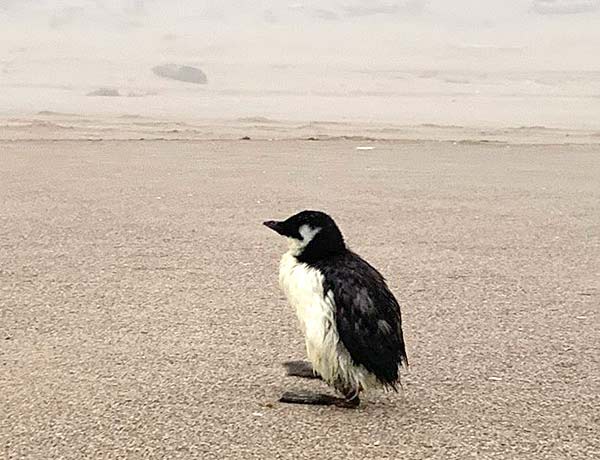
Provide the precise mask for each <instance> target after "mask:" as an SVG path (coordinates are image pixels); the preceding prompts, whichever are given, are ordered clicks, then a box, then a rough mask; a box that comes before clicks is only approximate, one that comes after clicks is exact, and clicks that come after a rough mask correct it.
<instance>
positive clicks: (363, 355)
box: [311, 250, 408, 389]
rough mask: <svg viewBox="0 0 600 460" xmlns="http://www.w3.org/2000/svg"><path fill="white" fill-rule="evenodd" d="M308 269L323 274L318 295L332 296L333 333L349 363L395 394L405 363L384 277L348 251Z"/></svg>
mask: <svg viewBox="0 0 600 460" xmlns="http://www.w3.org/2000/svg"><path fill="white" fill-rule="evenodd" d="M311 265H312V266H314V267H315V268H317V269H318V270H319V271H320V272H321V273H322V274H323V277H324V286H323V290H324V293H325V294H327V293H328V292H329V291H331V293H333V298H334V301H335V322H336V326H337V330H338V334H339V337H340V340H341V341H342V343H343V344H344V346H345V347H346V349H347V350H348V352H349V353H350V356H351V357H352V359H353V361H354V362H355V363H356V364H360V365H362V366H364V367H365V368H366V369H367V370H368V371H369V372H371V373H373V374H374V375H375V376H376V377H377V379H378V380H379V382H380V383H382V384H383V385H385V386H389V387H392V388H394V389H395V388H396V386H395V384H396V382H397V381H398V367H399V366H400V365H402V364H407V363H408V360H407V357H406V350H405V346H404V338H403V334H402V318H401V313H400V306H399V304H398V302H397V301H396V298H395V297H394V295H393V294H392V292H391V291H390V290H389V288H388V287H387V284H386V282H385V279H384V277H383V276H382V275H381V274H380V273H379V272H378V271H377V270H376V269H375V268H374V267H373V266H372V265H370V264H369V263H368V262H367V261H365V260H364V259H363V258H361V257H360V256H359V255H358V254H355V253H354V252H352V251H349V250H346V251H344V252H342V253H340V254H336V255H334V256H332V257H328V258H325V259H322V260H319V261H316V262H314V263H312V264H311Z"/></svg>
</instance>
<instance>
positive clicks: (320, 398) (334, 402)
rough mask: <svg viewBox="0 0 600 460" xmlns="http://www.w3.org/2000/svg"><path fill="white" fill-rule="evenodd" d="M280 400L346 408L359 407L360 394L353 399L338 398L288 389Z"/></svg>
mask: <svg viewBox="0 0 600 460" xmlns="http://www.w3.org/2000/svg"><path fill="white" fill-rule="evenodd" d="M279 401H280V402H284V403H288V404H312V405H317V406H337V407H343V408H345V409H354V408H356V407H358V404H359V403H360V400H359V399H358V394H356V395H355V396H354V397H353V398H352V399H347V398H338V397H337V396H331V395H328V394H323V393H311V392H309V391H286V392H285V393H284V394H283V395H282V396H281V398H279Z"/></svg>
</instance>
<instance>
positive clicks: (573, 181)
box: [0, 127, 600, 460]
mask: <svg viewBox="0 0 600 460" xmlns="http://www.w3.org/2000/svg"><path fill="white" fill-rule="evenodd" d="M38 128H39V127H38ZM360 134H362V132H361V133H360ZM11 136H12V135H11ZM11 136H8V137H11ZM16 137H18V138H20V139H27V138H31V136H27V135H22V136H21V135H19V136H16ZM33 137H34V139H32V140H6V136H5V137H3V139H5V140H2V141H1V142H0V197H1V200H2V206H1V212H0V226H1V228H2V231H1V232H0V315H1V316H0V319H1V320H0V339H1V341H0V362H1V365H2V372H0V413H1V414H2V416H1V418H0V420H1V422H2V423H1V424H0V440H1V444H0V457H1V458H10V459H17V458H18V459H21V458H35V459H40V458H77V459H81V458H156V459H163V458H203V459H204V458H205V459H210V458H215V459H217V458H239V459H252V458H256V459H264V458H321V459H322V458H328V459H359V458H365V459H366V458H374V459H375V458H377V459H383V458H389V459H396V458H407V459H408V458H415V459H417V458H439V459H450V458H461V459H462V458H467V457H475V458H506V459H509V458H519V459H535V460H539V459H544V458H547V459H557V458H581V459H591V458H595V457H598V456H600V441H599V440H598V432H600V419H599V415H598V414H599V408H600V396H599V395H600V336H599V334H598V330H599V327H600V318H599V316H598V315H599V302H600V262H599V261H600V212H599V209H598V204H599V203H600V180H599V179H598V178H599V177H600V155H599V153H600V152H599V148H598V145H593V144H587V145H572V144H571V145H544V144H539V143H538V144H535V145H523V144H517V143H513V142H510V141H507V142H504V143H502V144H499V143H498V144H496V143H492V144H490V143H482V142H458V143H456V142H454V143H453V142H432V141H409V140H404V141H401V140H387V141H386V140H368V139H366V138H363V139H334V140H327V141H320V142H316V141H307V140H291V139H287V140H286V139H284V140H273V141H267V140H260V141H259V140H250V141H236V140H172V141H169V140H144V141H142V140H106V139H104V140H98V139H96V140H92V141H89V140H81V139H77V138H75V139H72V140H43V139H40V136H33ZM35 137H37V139H35ZM41 137H43V136H41ZM75 137H76V136H75ZM365 146H368V147H374V148H373V149H372V150H357V148H356V147H365ZM303 208H318V209H324V210H326V211H328V212H329V213H331V214H332V215H333V216H334V217H335V218H336V220H337V221H338V223H339V225H340V226H341V228H342V230H343V231H344V233H345V235H346V238H347V240H348V242H349V244H350V245H351V246H352V248H353V249H355V250H356V251H357V252H359V253H360V254H362V255H363V256H364V257H365V258H367V259H368V260H369V261H370V262H372V263H373V264H374V265H375V266H377V267H378V268H380V269H381V271H382V272H383V273H384V274H385V276H386V277H387V279H388V280H389V283H390V285H391V287H392V289H393V291H394V292H395V293H396V295H397V297H398V299H399V300H400V302H401V304H402V307H403V315H404V322H405V326H404V330H405V337H406V340H407V345H408V355H409V359H410V362H411V369H410V372H408V373H406V372H405V373H404V376H403V386H404V389H403V391H402V392H401V393H400V394H393V393H387V394H386V393H382V392H377V391H375V392H372V393H370V394H369V395H368V396H367V397H366V398H365V403H364V405H363V406H362V407H361V408H360V409H359V410H357V411H348V410H342V409H336V408H316V407H301V406H285V405H281V404H279V403H278V402H277V398H278V396H279V395H280V394H281V393H282V392H283V391H285V390H287V389H292V388H305V389H315V390H317V389H318V390H321V389H323V386H322V384H321V383H319V382H315V381H297V380H295V379H293V378H288V377H285V376H284V373H283V368H282V367H281V362H282V361H285V360H288V359H298V358H302V357H303V356H304V351H303V341H302V337H301V334H300V332H299V329H298V326H297V323H296V319H295V316H294V313H293V312H292V311H291V309H290V308H289V307H288V306H287V305H286V303H285V301H284V299H283V297H282V294H281V293H280V291H279V289H278V286H277V268H278V267H277V265H278V259H279V257H280V255H281V254H282V252H283V251H284V249H285V242H284V241H282V240H281V239H278V238H277V237H276V236H275V235H273V234H272V233H271V232H269V231H268V230H267V229H265V228H264V227H262V226H261V222H262V221H263V220H265V219H269V218H282V217H286V216H288V215H289V214H291V213H293V212H295V211H298V210H300V209H303Z"/></svg>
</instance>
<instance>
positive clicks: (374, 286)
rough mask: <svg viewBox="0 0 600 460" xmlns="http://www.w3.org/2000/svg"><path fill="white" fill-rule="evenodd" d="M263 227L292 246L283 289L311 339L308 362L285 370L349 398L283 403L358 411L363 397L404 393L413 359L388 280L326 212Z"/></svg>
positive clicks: (300, 395) (287, 397)
mask: <svg viewBox="0 0 600 460" xmlns="http://www.w3.org/2000/svg"><path fill="white" fill-rule="evenodd" d="M263 224H264V225H265V226H266V227H267V228H269V229H271V230H273V231H275V232H277V233H278V234H279V235H282V236H284V237H286V238H287V241H288V250H287V252H285V254H284V255H283V257H282V258H281V261H280V264H279V284H280V287H281V289H282V290H283V292H284V293H285V296H286V297H287V300H288V302H289V303H290V304H291V306H292V307H293V308H294V309H295V310H296V315H297V317H298V320H299V322H300V326H301V329H302V331H303V333H304V336H305V343H306V354H307V357H308V361H303V360H299V361H288V362H286V363H284V366H285V367H286V368H287V374H288V375H291V376H297V377H305V378H320V379H322V380H323V381H324V382H325V383H326V384H328V385H329V386H330V387H332V388H334V389H335V390H336V392H337V393H339V394H341V397H338V396H332V395H329V394H323V393H311V392H306V391H286V392H284V393H283V395H282V396H281V397H280V399H279V401H281V402H284V403H293V404H314V405H333V406H338V407H344V408H356V407H358V406H359V405H360V393H361V392H363V391H366V390H368V389H371V388H384V389H388V390H389V389H391V390H395V391H397V389H398V385H399V384H400V373H399V368H400V367H407V366H408V358H407V354H406V349H405V343H404V336H403V332H402V317H401V311H400V305H399V303H398V301H397V300H396V298H395V297H394V294H392V292H391V291H390V289H389V288H388V286H387V283H386V280H385V278H384V277H383V276H382V275H381V273H379V271H377V269H375V268H374V267H373V266H372V265H371V264H369V263H368V262H367V261H366V260H364V259H363V258H362V257H360V256H359V255H358V254H356V253H355V252H353V251H352V250H350V249H349V248H348V246H347V245H346V243H345V240H344V237H343V235H342V233H341V231H340V229H339V228H338V226H337V224H336V223H335V221H334V220H333V218H332V217H330V216H329V215H328V214H326V213H325V212H322V211H313V210H305V211H301V212H299V213H297V214H294V215H293V216H291V217H289V218H287V219H285V220H282V221H276V220H269V221H266V222H263Z"/></svg>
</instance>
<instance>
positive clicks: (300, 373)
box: [283, 361, 321, 379]
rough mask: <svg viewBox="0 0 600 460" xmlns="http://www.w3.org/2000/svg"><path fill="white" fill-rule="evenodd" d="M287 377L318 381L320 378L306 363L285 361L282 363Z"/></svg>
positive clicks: (310, 365)
mask: <svg viewBox="0 0 600 460" xmlns="http://www.w3.org/2000/svg"><path fill="white" fill-rule="evenodd" d="M283 367H285V369H286V371H287V375H291V376H294V377H302V378H305V379H320V378H321V376H320V375H319V374H317V373H316V372H315V370H314V369H313V367H312V364H310V363H309V362H308V361H286V362H285V363H283Z"/></svg>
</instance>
